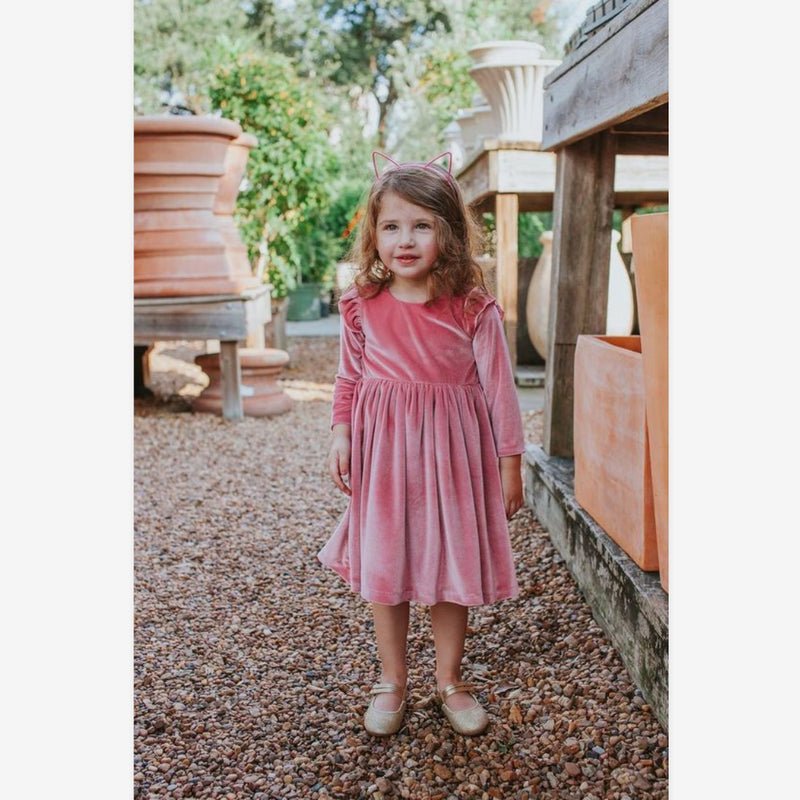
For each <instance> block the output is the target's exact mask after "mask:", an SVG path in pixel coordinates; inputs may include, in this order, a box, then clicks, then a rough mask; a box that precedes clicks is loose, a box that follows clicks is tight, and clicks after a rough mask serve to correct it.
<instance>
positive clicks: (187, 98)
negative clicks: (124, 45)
mask: <svg viewBox="0 0 800 800" xmlns="http://www.w3.org/2000/svg"><path fill="white" fill-rule="evenodd" d="M133 20H134V28H133V72H134V91H135V98H136V100H135V106H136V110H137V111H138V112H139V113H142V114H156V113H159V112H161V111H163V110H164V108H165V107H173V108H175V107H183V108H185V109H186V110H187V111H189V112H190V113H194V114H202V113H206V112H208V110H209V97H208V88H209V83H210V80H211V75H212V73H213V72H214V69H215V68H216V66H217V61H216V58H217V55H218V50H217V44H218V41H219V40H220V38H222V39H225V38H227V39H232V40H239V41H242V42H246V41H248V40H251V39H252V40H254V39H255V34H254V33H252V32H251V31H248V29H247V27H246V26H247V20H248V16H247V13H246V12H245V9H244V7H243V4H242V3H241V1H240V0H135V4H134V11H133Z"/></svg>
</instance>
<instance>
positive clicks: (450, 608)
mask: <svg viewBox="0 0 800 800" xmlns="http://www.w3.org/2000/svg"><path fill="white" fill-rule="evenodd" d="M468 614H469V610H468V609H467V607H466V606H459V605H456V604H455V603H437V604H436V605H435V606H431V627H432V628H433V643H434V646H435V647H436V685H437V688H438V689H439V690H441V689H444V688H445V686H449V685H450V684H451V683H458V682H459V681H460V680H461V659H462V658H463V656H464V640H465V639H466V636H467V617H468ZM447 705H448V706H449V707H450V708H451V709H452V710H453V711H462V710H464V709H466V708H471V707H473V706H474V705H475V701H474V699H473V698H472V697H470V695H469V694H467V693H465V692H457V693H456V694H451V695H450V696H449V697H448V698H447Z"/></svg>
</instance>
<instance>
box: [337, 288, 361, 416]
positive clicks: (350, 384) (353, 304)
mask: <svg viewBox="0 0 800 800" xmlns="http://www.w3.org/2000/svg"><path fill="white" fill-rule="evenodd" d="M339 314H340V316H341V322H342V326H341V335H340V338H339V369H338V372H337V373H336V380H335V382H334V389H333V410H332V413H331V427H333V426H334V425H339V424H342V423H343V424H346V425H350V424H351V423H352V407H353V394H354V393H355V390H356V385H357V384H358V382H359V381H360V380H361V354H362V352H363V350H364V333H363V331H362V330H361V311H360V298H359V297H358V294H357V293H356V292H355V290H350V291H348V292H346V293H345V294H344V295H343V296H342V299H341V300H340V301H339Z"/></svg>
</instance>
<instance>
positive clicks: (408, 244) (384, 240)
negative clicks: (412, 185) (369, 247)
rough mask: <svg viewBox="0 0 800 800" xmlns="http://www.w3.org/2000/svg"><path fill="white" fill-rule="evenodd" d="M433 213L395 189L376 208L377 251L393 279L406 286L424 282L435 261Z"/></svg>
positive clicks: (422, 284)
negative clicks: (410, 201)
mask: <svg viewBox="0 0 800 800" xmlns="http://www.w3.org/2000/svg"><path fill="white" fill-rule="evenodd" d="M435 226H436V217H435V216H434V214H433V213H432V212H431V211H428V209H427V208H422V206H417V205H414V203H409V202H408V200H405V199H404V198H402V197H401V196H400V195H399V194H396V193H395V192H386V194H385V195H383V197H382V198H381V207H380V211H379V212H378V222H377V226H376V228H377V230H376V235H377V244H378V255H379V256H380V259H381V261H382V262H383V264H384V266H385V267H387V268H388V269H390V270H391V271H392V272H393V273H394V280H393V282H394V283H397V284H398V285H400V286H405V287H407V288H417V289H419V288H422V287H424V286H426V285H427V280H426V279H427V276H428V273H429V272H430V271H431V269H432V268H433V265H434V264H435V263H436V258H437V256H438V255H439V247H438V244H437V242H436V227H435Z"/></svg>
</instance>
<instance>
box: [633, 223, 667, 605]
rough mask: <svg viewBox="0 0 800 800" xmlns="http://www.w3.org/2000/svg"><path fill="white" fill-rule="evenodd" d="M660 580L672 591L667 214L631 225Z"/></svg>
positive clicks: (665, 587)
mask: <svg viewBox="0 0 800 800" xmlns="http://www.w3.org/2000/svg"><path fill="white" fill-rule="evenodd" d="M631 230H632V237H633V253H634V257H635V263H636V297H637V300H638V311H639V330H640V332H641V336H642V360H643V363H644V385H645V404H646V406H647V425H648V429H649V432H650V461H651V463H652V465H653V496H654V503H655V515H656V534H657V537H658V563H659V577H660V580H661V585H662V586H663V588H664V591H669V214H668V213H664V214H637V215H635V216H634V217H633V218H632V219H631Z"/></svg>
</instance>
